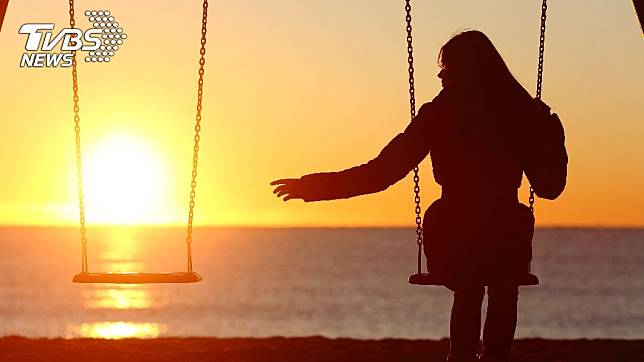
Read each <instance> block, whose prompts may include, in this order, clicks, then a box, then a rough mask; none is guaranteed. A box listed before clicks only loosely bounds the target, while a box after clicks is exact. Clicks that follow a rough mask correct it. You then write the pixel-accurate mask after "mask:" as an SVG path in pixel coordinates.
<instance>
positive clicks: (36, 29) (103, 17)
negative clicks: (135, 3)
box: [18, 10, 127, 68]
mask: <svg viewBox="0 0 644 362" xmlns="http://www.w3.org/2000/svg"><path fill="white" fill-rule="evenodd" d="M85 16H87V18H88V19H89V21H90V23H91V24H92V27H91V28H89V29H87V30H85V31H82V30H80V29H78V28H64V29H62V30H61V31H60V32H59V33H58V34H57V35H55V36H54V34H53V32H52V30H53V29H54V24H52V23H27V24H23V25H22V26H21V27H20V29H19V30H18V33H20V34H26V35H27V41H26V42H25V50H26V51H27V52H26V53H24V54H22V57H21V59H20V66H21V67H29V68H42V67H70V66H71V65H72V53H71V52H72V51H79V50H80V51H84V52H87V54H86V55H81V54H77V57H78V59H84V60H85V61H86V62H91V63H94V62H97V63H102V62H109V61H110V60H112V58H113V57H114V56H115V55H116V52H117V51H118V50H119V49H120V47H121V46H122V45H123V42H124V41H125V39H126V38H127V34H125V33H124V32H123V28H121V27H120V25H119V23H118V22H116V19H115V18H114V16H112V15H111V14H110V12H109V11H107V10H87V11H85ZM58 45H60V52H52V50H54V48H56V46H58Z"/></svg>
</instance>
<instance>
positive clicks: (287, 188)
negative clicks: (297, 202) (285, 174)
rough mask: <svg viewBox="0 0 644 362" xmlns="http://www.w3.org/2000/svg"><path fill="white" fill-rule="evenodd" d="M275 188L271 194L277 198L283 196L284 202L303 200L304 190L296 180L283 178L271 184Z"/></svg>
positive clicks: (300, 181)
mask: <svg viewBox="0 0 644 362" xmlns="http://www.w3.org/2000/svg"><path fill="white" fill-rule="evenodd" d="M271 185H272V186H277V187H275V190H273V193H274V194H275V195H276V196H277V197H282V196H284V201H288V200H290V199H304V190H303V187H302V180H300V179H297V178H283V179H279V180H275V181H273V182H271Z"/></svg>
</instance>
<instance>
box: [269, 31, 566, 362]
mask: <svg viewBox="0 0 644 362" xmlns="http://www.w3.org/2000/svg"><path fill="white" fill-rule="evenodd" d="M439 63H440V66H441V68H442V69H441V71H440V72H439V73H438V77H439V78H440V79H441V82H442V86H443V89H442V90H441V92H440V93H439V94H438V95H437V96H436V98H434V99H433V100H432V101H431V102H429V103H426V104H424V105H423V106H422V107H421V108H420V110H419V112H418V115H417V116H416V117H415V118H414V119H413V120H412V122H411V123H410V124H409V126H408V127H407V128H406V129H405V131H404V132H403V133H401V134H399V135H397V136H396V137H395V138H394V139H393V140H392V141H391V142H390V143H389V144H388V145H387V146H386V147H385V148H384V149H383V150H382V152H381V153H380V154H379V155H378V157H376V158H375V159H373V160H371V161H369V162H368V163H366V164H363V165H360V166H357V167H353V168H350V169H347V170H344V171H340V172H329V173H315V174H310V175H306V176H303V177H301V178H299V179H281V180H276V181H273V182H272V185H276V186H277V187H276V188H275V190H274V191H273V192H274V193H276V194H277V196H278V197H282V196H283V197H284V201H286V200H290V199H303V200H304V201H307V202H309V201H319V200H333V199H342V198H349V197H354V196H358V195H364V194H369V193H375V192H380V191H383V190H385V189H386V188H387V187H389V186H390V185H393V184H394V183H396V182H398V181H399V180H401V179H402V178H404V177H405V176H406V175H407V174H408V173H409V171H411V170H412V169H413V168H414V167H415V166H416V165H418V164H419V163H420V162H421V161H422V160H423V159H424V158H425V157H426V156H427V155H428V154H430V155H431V160H432V166H433V172H434V178H435V180H436V182H437V183H439V184H440V185H441V186H442V194H441V198H440V199H438V200H437V201H435V202H434V203H433V204H432V205H431V206H430V207H429V208H428V209H427V211H426V213H425V217H424V221H423V233H424V235H423V236H424V241H425V243H424V251H425V255H426V257H427V259H428V269H429V273H430V274H432V275H433V276H434V277H437V278H438V279H439V280H441V281H442V282H441V284H444V285H445V286H447V287H448V288H450V289H451V290H452V291H453V292H454V303H453V307H452V314H451V321H450V353H449V355H448V359H447V360H448V361H468V362H469V361H475V360H476V358H477V350H478V344H479V340H480V329H481V303H482V300H483V296H484V291H485V290H484V286H488V291H487V293H488V309H487V317H486V320H485V327H484V330H483V348H482V353H481V356H480V361H508V360H509V356H510V346H511V344H512V341H513V339H514V332H515V328H516V322H517V300H518V284H519V283H517V282H516V280H517V277H518V276H519V275H525V274H527V273H528V272H529V267H530V260H531V258H532V255H531V240H532V233H533V230H534V218H533V216H532V213H531V212H530V209H529V208H528V207H526V206H525V205H522V204H520V203H519V202H518V198H517V190H518V188H519V186H520V184H521V179H522V177H523V171H524V170H525V159H526V157H527V156H526V155H527V154H528V153H529V152H530V150H528V149H526V148H528V147H527V146H526V142H525V137H528V135H529V134H530V132H531V124H533V123H534V120H535V119H539V117H548V116H549V115H550V112H549V108H548V107H547V106H546V105H545V104H544V103H542V102H541V101H538V100H535V99H533V98H532V97H531V96H530V94H529V93H528V92H527V91H526V90H525V89H524V88H523V87H522V86H521V84H519V82H518V81H517V80H516V79H515V78H514V77H513V76H512V74H511V73H510V71H509V69H508V68H507V66H506V65H505V62H504V61H503V59H502V58H501V56H500V54H499V52H498V51H497V50H496V48H495V47H494V45H493V44H492V42H491V41H490V40H489V39H488V38H487V37H486V36H485V35H484V34H483V33H481V32H479V31H466V32H463V33H460V34H458V35H456V36H454V37H453V38H452V39H450V40H449V41H448V42H447V43H446V44H445V45H444V46H443V47H442V48H441V50H440V53H439ZM559 192H561V191H559ZM557 195H558V194H557ZM555 197H556V196H555Z"/></svg>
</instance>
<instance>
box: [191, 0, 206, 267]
mask: <svg viewBox="0 0 644 362" xmlns="http://www.w3.org/2000/svg"><path fill="white" fill-rule="evenodd" d="M202 7H203V12H202V17H201V49H199V54H200V58H199V80H198V81H197V114H196V116H195V135H194V138H193V140H194V146H193V154H192V179H191V181H190V202H189V211H188V229H187V232H186V247H187V252H188V272H192V221H193V219H194V208H195V196H196V188H197V164H198V162H199V140H200V139H201V136H200V135H199V132H200V131H201V109H202V105H201V103H202V99H203V75H204V65H205V64H206V58H205V55H206V31H207V24H208V0H204V1H203V6H202Z"/></svg>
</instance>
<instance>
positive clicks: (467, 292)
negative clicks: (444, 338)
mask: <svg viewBox="0 0 644 362" xmlns="http://www.w3.org/2000/svg"><path fill="white" fill-rule="evenodd" d="M450 289H451V288H450ZM452 290H453V291H454V304H453V305H452V315H451V319H450V323H449V339H450V341H449V355H448V356H447V360H448V361H450V362H452V361H453V362H473V361H475V359H476V352H477V349H478V345H479V340H480V338H481V303H482V301H483V295H484V294H485V289H484V288H483V287H473V288H464V289H452Z"/></svg>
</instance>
